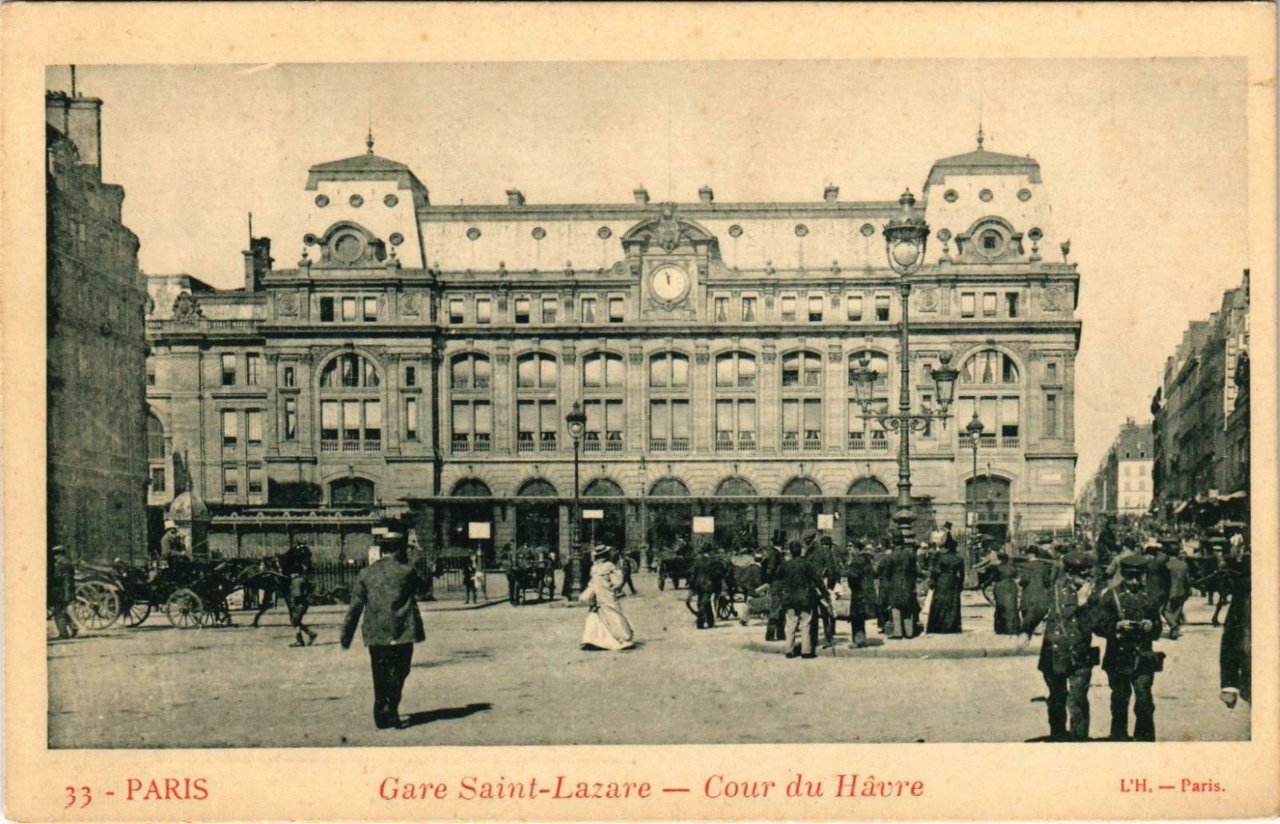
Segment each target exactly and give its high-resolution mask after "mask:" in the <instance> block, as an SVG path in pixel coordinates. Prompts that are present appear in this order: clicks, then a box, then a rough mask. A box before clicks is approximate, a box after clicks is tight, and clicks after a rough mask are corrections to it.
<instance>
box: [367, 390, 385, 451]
mask: <svg viewBox="0 0 1280 824" xmlns="http://www.w3.org/2000/svg"><path fill="white" fill-rule="evenodd" d="M381 441H382V401H365V402H364V445H365V449H377V448H378V446H379V445H380V442H381Z"/></svg>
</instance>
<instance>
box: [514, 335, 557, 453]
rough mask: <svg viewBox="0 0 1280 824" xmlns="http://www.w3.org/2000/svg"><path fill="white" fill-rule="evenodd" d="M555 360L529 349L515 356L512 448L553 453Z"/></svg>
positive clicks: (555, 412)
mask: <svg viewBox="0 0 1280 824" xmlns="http://www.w3.org/2000/svg"><path fill="white" fill-rule="evenodd" d="M559 377H560V368H559V364H558V363H557V362H556V359H555V358H554V357H552V356H551V355H544V354H542V353H541V352H530V353H529V354H527V355H521V356H520V357H519V358H517V359H516V451H517V452H535V451H536V452H554V451H556V433H557V432H559V431H560V413H559V408H558V405H557V404H556V392H555V389H556V385H557V383H559Z"/></svg>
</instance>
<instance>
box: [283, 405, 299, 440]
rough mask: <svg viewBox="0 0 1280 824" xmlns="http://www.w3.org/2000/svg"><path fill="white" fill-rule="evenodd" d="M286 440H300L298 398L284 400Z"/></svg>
mask: <svg viewBox="0 0 1280 824" xmlns="http://www.w3.org/2000/svg"><path fill="white" fill-rule="evenodd" d="M284 439H285V440H286V441H296V440H297V439H298V400H297V398H285V399H284Z"/></svg>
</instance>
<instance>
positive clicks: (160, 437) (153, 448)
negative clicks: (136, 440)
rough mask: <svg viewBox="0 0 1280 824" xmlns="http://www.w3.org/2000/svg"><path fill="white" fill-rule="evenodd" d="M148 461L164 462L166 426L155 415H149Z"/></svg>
mask: <svg viewBox="0 0 1280 824" xmlns="http://www.w3.org/2000/svg"><path fill="white" fill-rule="evenodd" d="M147 460H148V461H163V460H164V425H163V424H161V423H160V419H159V418H157V417H156V416H155V415H147Z"/></svg>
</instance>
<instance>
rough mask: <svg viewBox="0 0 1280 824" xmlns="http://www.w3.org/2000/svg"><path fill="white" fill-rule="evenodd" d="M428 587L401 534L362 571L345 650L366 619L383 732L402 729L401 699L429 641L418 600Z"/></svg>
mask: <svg viewBox="0 0 1280 824" xmlns="http://www.w3.org/2000/svg"><path fill="white" fill-rule="evenodd" d="M425 587H426V581H425V580H423V578H422V576H420V575H419V574H418V572H417V570H415V569H414V568H413V566H412V565H411V564H409V562H408V556H407V553H406V551H405V548H404V547H403V546H402V545H401V544H400V536H399V535H398V534H396V533H389V534H388V535H386V536H385V537H384V539H383V545H382V558H381V559H379V560H378V561H377V562H375V563H373V564H371V565H369V566H368V567H366V568H365V569H363V570H361V572H360V575H359V576H358V577H357V578H356V583H355V587H354V588H353V589H352V592H351V607H350V609H348V610H347V617H346V619H345V620H344V621H343V622H342V636H341V642H342V648H343V649H349V648H350V647H351V641H352V639H353V638H355V634H356V624H358V623H359V622H360V616H361V615H363V616H364V627H363V635H364V644H365V646H366V647H368V649H369V663H370V665H371V667H372V670H373V723H374V725H375V726H376V727H377V728H378V729H380V730H383V729H387V728H389V727H398V726H400V695H401V693H402V692H403V690H404V682H405V679H406V678H408V677H409V666H410V664H412V662H413V645H414V644H417V643H421V642H422V641H425V640H426V639H427V634H426V630H425V629H424V628H423V626H422V616H421V615H420V614H419V613H418V602H417V600H415V598H414V596H415V595H416V594H417V593H418V592H419V591H421V590H422V589H424V588H425Z"/></svg>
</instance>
